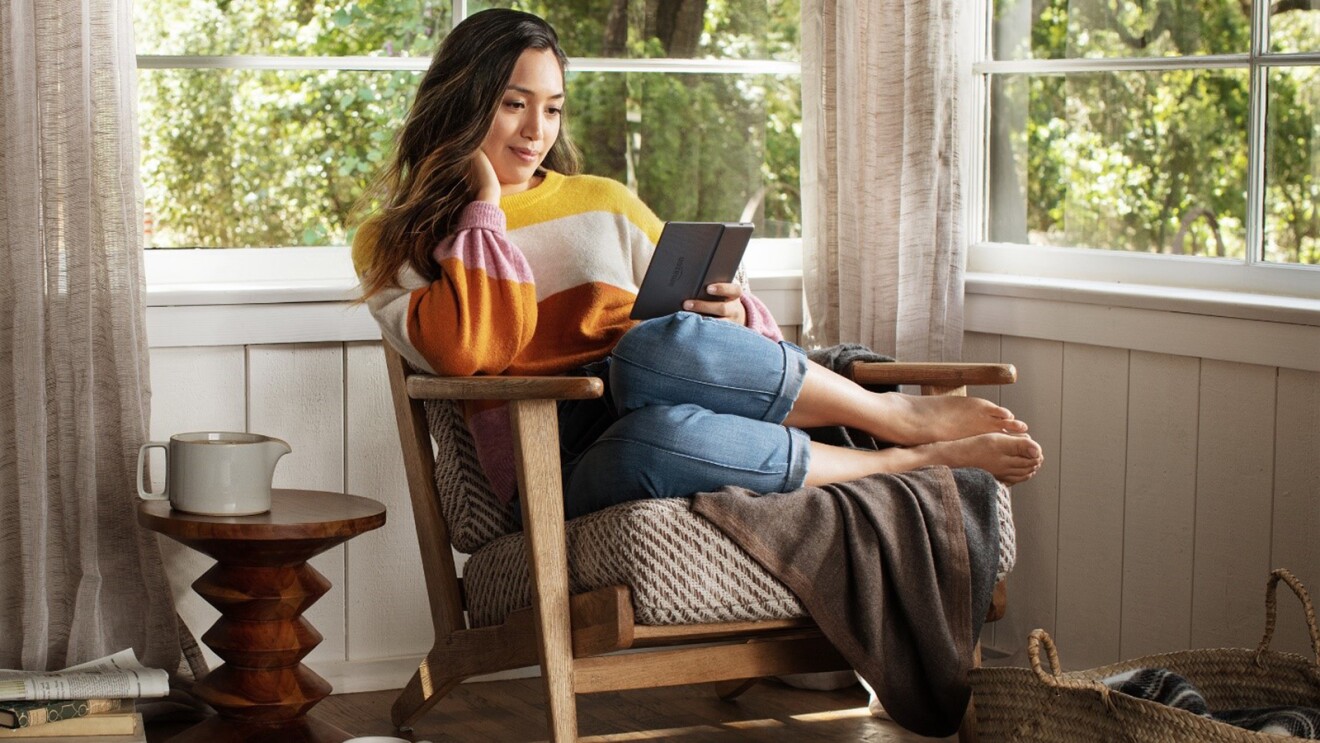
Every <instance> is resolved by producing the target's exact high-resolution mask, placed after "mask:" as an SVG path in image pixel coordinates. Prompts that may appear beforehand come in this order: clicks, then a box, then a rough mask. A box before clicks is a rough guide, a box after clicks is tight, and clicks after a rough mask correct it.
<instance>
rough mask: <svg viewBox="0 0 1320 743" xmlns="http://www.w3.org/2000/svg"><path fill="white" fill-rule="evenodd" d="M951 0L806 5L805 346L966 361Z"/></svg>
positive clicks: (830, 0)
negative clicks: (849, 346) (858, 346)
mask: <svg viewBox="0 0 1320 743" xmlns="http://www.w3.org/2000/svg"><path fill="white" fill-rule="evenodd" d="M957 12H958V3H957V1H956V0H804V1H803V4H802V115H803V125H802V181H803V183H802V194H803V195H802V213H803V219H802V223H803V224H802V227H803V230H802V232H803V239H802V243H803V282H804V290H805V293H806V297H807V314H808V319H807V321H806V325H805V327H804V338H805V340H806V342H807V343H809V344H812V345H832V344H835V343H841V342H854V343H863V344H865V345H867V346H870V347H871V348H872V349H874V350H876V351H880V352H882V353H887V354H891V355H893V356H895V357H896V358H900V359H907V360H921V361H957V360H959V358H960V356H961V353H962V334H963V309H962V303H963V274H964V260H965V245H964V241H963V234H962V220H963V215H962V212H961V210H962V206H961V194H960V188H961V185H960V179H959V153H958V125H957V116H956V114H957V106H958V82H959V79H958V66H957Z"/></svg>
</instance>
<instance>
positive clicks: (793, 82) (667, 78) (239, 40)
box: [134, 0, 801, 247]
mask: <svg viewBox="0 0 1320 743" xmlns="http://www.w3.org/2000/svg"><path fill="white" fill-rule="evenodd" d="M494 6H500V7H517V8H519V9H521V10H526V11H529V12H532V13H536V14H538V15H541V16H542V17H545V18H546V19H547V20H549V21H550V22H551V24H552V25H554V26H555V28H556V29H557V30H558V32H559V35H560V40H561V43H562V44H563V46H564V47H565V51H566V52H567V53H568V54H569V56H570V57H571V58H572V60H573V61H572V64H571V65H570V71H569V76H568V79H567V92H568V104H567V106H566V111H567V115H568V118H567V122H568V126H569V128H570V131H571V132H572V134H573V137H574V138H575V140H576V141H577V142H578V144H579V146H580V147H581V148H582V150H583V152H584V155H585V168H586V171H587V172H589V173H595V174H598V175H605V176H609V177H612V178H615V179H617V180H620V181H623V182H624V183H627V184H628V185H629V186H630V187H632V188H633V189H634V190H635V191H637V193H638V194H639V195H640V196H641V197H642V199H643V200H645V201H646V202H647V203H648V204H649V205H650V206H651V207H652V209H654V210H655V211H656V213H657V214H658V215H659V216H660V217H661V218H662V219H682V220H719V221H728V220H738V219H748V220H750V221H754V222H755V223H756V225H757V235H758V236H762V237H791V236H796V235H797V234H798V233H799V231H800V225H801V215H800V211H801V210H800V197H799V193H798V153H799V144H798V143H799V138H800V120H801V106H800V94H799V91H800V86H799V75H798V69H797V59H798V49H799V42H798V25H799V12H800V11H799V7H798V0H770V2H761V1H760V0H540V1H533V0H529V1H527V2H483V1H481V0H467V1H466V2H464V0H452V2H451V0H138V2H137V3H136V6H135V18H134V24H135V33H136V39H137V45H138V53H139V100H140V108H139V112H140V114H139V120H140V126H141V131H142V142H143V156H142V174H143V182H144V188H145V192H146V194H145V196H146V209H147V225H146V226H147V230H148V240H149V243H148V244H149V245H151V246H153V247H267V246H319V245H337V244H340V245H342V244H344V243H346V242H347V241H348V240H349V239H350V235H349V234H348V227H347V225H346V221H347V218H348V216H349V214H350V211H351V209H352V208H353V206H354V204H355V202H356V201H357V199H358V198H359V196H360V195H361V194H362V192H363V190H364V188H365V186H366V184H367V183H368V181H369V180H370V178H371V177H372V176H373V174H374V173H375V172H376V170H377V169H378V168H379V167H381V165H382V164H383V163H384V162H385V160H386V158H387V157H388V155H389V152H390V150H391V147H392V146H393V138H394V135H395V133H396V132H397V130H398V128H399V125H400V124H401V122H402V119H403V116H404V115H405V113H406V111H407V108H408V106H409V104H410V103H411V100H412V95H413V93H414V91H415V90H416V86H417V82H418V80H419V79H420V77H421V74H422V72H423V71H424V70H425V69H426V67H427V65H428V63H429V58H430V55H431V54H432V53H433V52H434V51H435V48H436V47H437V46H438V44H439V43H440V41H441V40H442V39H443V38H444V36H445V34H446V33H448V31H449V29H450V28H452V27H453V25H454V24H455V23H457V22H458V21H459V20H461V14H462V13H464V12H466V13H474V12H477V11H479V10H481V9H484V8H487V7H494Z"/></svg>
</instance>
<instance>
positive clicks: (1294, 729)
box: [1102, 668, 1320, 740]
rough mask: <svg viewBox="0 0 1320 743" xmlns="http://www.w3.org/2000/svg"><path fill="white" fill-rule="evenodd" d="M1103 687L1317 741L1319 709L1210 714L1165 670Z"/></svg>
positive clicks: (1145, 671)
mask: <svg viewBox="0 0 1320 743" xmlns="http://www.w3.org/2000/svg"><path fill="white" fill-rule="evenodd" d="M1102 683H1104V685H1105V686H1108V687H1109V688H1111V689H1113V690H1114V691H1118V692H1122V693H1124V694H1127V695H1129V696H1134V697H1137V698H1138V699H1146V700H1149V701H1152V702H1157V703H1159V704H1164V705H1168V706H1170V707H1175V708H1177V709H1183V710H1187V711H1188V712H1191V713H1192V714H1196V715H1201V716H1203V717H1210V718H1213V719H1215V720H1219V721H1220V722H1223V723H1226V724H1229V725H1233V726H1236V727H1240V728H1245V729H1247V730H1251V731H1253V732H1257V733H1270V734H1273V735H1290V736H1292V737H1294V738H1305V739H1308V740H1320V709H1315V708H1312V707H1297V706H1276V707H1256V708H1251V709H1233V710H1221V711H1219V712H1212V711H1210V709H1209V706H1208V705H1207V704H1206V701H1205V697H1203V696H1202V695H1201V692H1200V691H1199V690H1198V689H1197V688H1196V686H1195V685H1193V684H1192V683H1191V682H1190V681H1188V680H1187V679H1185V678H1183V677H1182V676H1179V675H1178V674H1176V673H1174V672H1172V671H1169V670H1167V669H1164V668H1138V669H1136V670H1132V671H1127V672H1126V673H1120V674H1117V675H1115V676H1110V677H1108V678H1105V679H1102Z"/></svg>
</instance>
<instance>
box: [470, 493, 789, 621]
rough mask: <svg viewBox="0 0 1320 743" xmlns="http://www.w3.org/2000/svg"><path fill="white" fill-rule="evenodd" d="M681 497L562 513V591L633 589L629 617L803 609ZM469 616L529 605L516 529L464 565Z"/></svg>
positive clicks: (758, 614)
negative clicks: (571, 515)
mask: <svg viewBox="0 0 1320 743" xmlns="http://www.w3.org/2000/svg"><path fill="white" fill-rule="evenodd" d="M690 505H691V500H690V499H687V498H665V499H660V500H640V501H631V502H628V503H621V504H619V505H617V506H612V507H610V508H607V509H605V510H604V511H597V512H596V513H592V514H588V515H586V516H581V517H579V518H576V519H573V520H572V521H569V522H568V524H567V532H568V565H569V577H568V583H569V591H570V592H571V593H581V592H585V591H592V590H595V589H597V588H604V587H606V586H614V585H626V586H628V587H629V588H631V589H632V601H633V615H634V617H635V618H636V621H637V623H638V624H650V625H667V624H694V623H703V622H733V621H746V620H757V619H780V618H785V617H803V616H806V609H804V608H803V606H802V604H801V603H800V602H799V601H798V600H797V597H795V596H794V595H793V594H792V592H790V591H789V590H788V588H786V587H785V586H784V584H782V583H780V582H779V581H777V580H775V579H774V578H773V577H771V576H770V574H769V573H767V572H766V571H765V569H764V568H762V567H761V566H760V564H758V563H757V562H756V561H755V560H753V559H752V557H751V556H750V555H748V554H747V553H746V552H744V551H743V550H742V548H740V547H738V546H737V545H736V544H734V543H733V542H732V541H730V540H729V538H728V537H726V536H724V533H723V532H721V531H719V530H718V529H716V528H715V527H714V526H712V525H711V524H710V522H708V521H706V520H705V519H703V518H702V517H700V516H697V515H696V514H694V513H692V511H691V510H690ZM463 588H464V590H465V592H466V594H467V603H468V621H469V622H470V623H471V625H472V626H473V627H484V626H487V625H491V624H498V623H499V622H500V621H502V620H503V619H504V617H505V615H507V614H508V613H509V612H511V611H513V610H515V609H519V608H521V607H524V606H530V605H531V603H532V592H531V585H530V582H529V580H528V576H527V546H526V542H525V541H524V537H523V535H522V534H521V533H519V534H511V535H508V536H505V537H502V538H500V539H497V540H495V541H494V542H492V543H490V544H488V545H486V546H485V547H484V548H482V549H480V550H478V551H477V552H476V554H474V555H472V557H471V558H469V559H468V561H467V564H466V565H465V566H464V567H463Z"/></svg>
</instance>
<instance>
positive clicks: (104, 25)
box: [0, 0, 179, 671]
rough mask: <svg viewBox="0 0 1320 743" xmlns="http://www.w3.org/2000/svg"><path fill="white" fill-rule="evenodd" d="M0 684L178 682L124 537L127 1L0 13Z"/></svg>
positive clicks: (145, 394)
mask: <svg viewBox="0 0 1320 743" xmlns="http://www.w3.org/2000/svg"><path fill="white" fill-rule="evenodd" d="M0 32H3V34H4V35H3V41H2V42H0V137H3V142H2V143H0V179H2V180H0V188H3V191H0V194H2V195H0V236H3V240H4V245H3V248H2V249H0V442H3V443H2V444H0V512H2V513H3V514H4V518H5V525H4V527H3V529H0V566H3V567H2V568H0V667H4V668H17V667H21V668H25V669H32V670H39V669H54V668H61V667H64V666H66V665H69V664H71V663H74V662H79V661H83V660H87V659H89V658H93V657H97V656H100V655H105V654H108V653H110V652H114V651H116V650H120V649H122V648H125V647H130V646H131V647H133V648H134V649H135V650H136V651H137V654H138V657H139V658H141V659H142V660H143V661H144V662H145V663H147V664H149V665H152V666H156V667H161V668H165V669H167V670H171V671H173V670H174V669H175V668H177V667H178V664H179V635H178V630H177V629H176V625H175V616H174V608H173V602H172V600H171V598H170V595H169V589H168V587H167V585H166V582H165V577H164V571H163V569H162V566H161V560H160V552H159V549H158V548H157V546H156V542H155V539H154V535H151V533H150V532H147V531H145V530H142V529H139V528H138V527H137V525H136V521H135V512H134V507H135V500H136V494H135V492H134V489H133V487H134V486H133V477H134V470H135V468H136V462H137V447H138V445H139V444H141V443H142V442H143V441H144V440H145V439H146V434H147V425H148V420H149V417H148V409H149V397H150V390H149V386H148V377H147V368H148V367H147V347H146V337H145V318H144V315H143V299H144V298H143V279H142V250H141V248H142V245H141V227H142V198H141V193H140V191H141V190H140V187H139V182H138V179H137V172H138V134H137V118H136V113H135V108H134V106H135V100H134V99H135V82H134V80H135V76H136V74H137V73H136V69H135V61H134V55H133V35H132V12H131V5H130V3H129V1H128V0H94V1H91V2H89V1H88V0H7V2H5V3H3V4H2V5H0Z"/></svg>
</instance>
